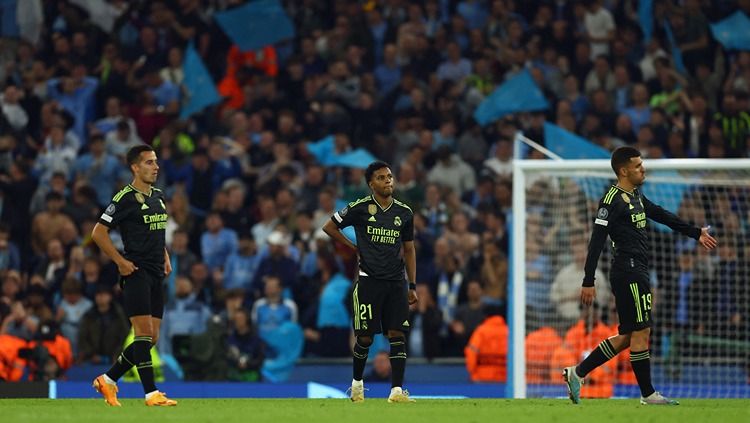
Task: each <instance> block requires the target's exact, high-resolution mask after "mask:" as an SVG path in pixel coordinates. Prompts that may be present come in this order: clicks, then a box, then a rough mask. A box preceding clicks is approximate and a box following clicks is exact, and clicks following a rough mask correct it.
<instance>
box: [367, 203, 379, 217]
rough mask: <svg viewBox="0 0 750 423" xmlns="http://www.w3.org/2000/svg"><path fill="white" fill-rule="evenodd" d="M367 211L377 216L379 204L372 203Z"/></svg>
mask: <svg viewBox="0 0 750 423" xmlns="http://www.w3.org/2000/svg"><path fill="white" fill-rule="evenodd" d="M367 211H368V212H369V213H370V214H371V215H373V216H375V213H377V212H378V206H376V205H375V204H370V205H368V206H367Z"/></svg>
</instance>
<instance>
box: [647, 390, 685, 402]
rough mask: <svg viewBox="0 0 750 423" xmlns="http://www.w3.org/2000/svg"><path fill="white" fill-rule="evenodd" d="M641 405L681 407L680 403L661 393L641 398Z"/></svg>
mask: <svg viewBox="0 0 750 423" xmlns="http://www.w3.org/2000/svg"><path fill="white" fill-rule="evenodd" d="M641 405H680V403H679V401H676V400H673V399H669V398H667V397H665V396H664V395H662V394H661V392H658V391H656V392H654V393H653V394H651V395H649V396H647V397H646V398H643V397H641Z"/></svg>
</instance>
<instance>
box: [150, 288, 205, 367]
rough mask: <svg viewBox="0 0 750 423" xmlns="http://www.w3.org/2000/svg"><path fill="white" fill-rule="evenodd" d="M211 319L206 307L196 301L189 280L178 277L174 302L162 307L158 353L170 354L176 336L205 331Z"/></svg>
mask: <svg viewBox="0 0 750 423" xmlns="http://www.w3.org/2000/svg"><path fill="white" fill-rule="evenodd" d="M209 317H211V312H210V311H209V309H208V307H206V305H205V304H204V303H203V302H201V301H200V300H198V298H197V295H196V293H195V291H194V290H193V284H192V282H191V281H190V279H188V278H186V277H184V276H180V277H178V278H177V281H176V284H175V301H174V303H172V304H167V305H166V306H165V307H164V320H163V321H162V324H161V332H160V336H159V341H158V347H159V353H161V354H162V355H171V354H172V341H173V339H174V337H175V336H177V335H191V334H198V333H202V332H203V331H205V330H206V322H207V321H208V318H209Z"/></svg>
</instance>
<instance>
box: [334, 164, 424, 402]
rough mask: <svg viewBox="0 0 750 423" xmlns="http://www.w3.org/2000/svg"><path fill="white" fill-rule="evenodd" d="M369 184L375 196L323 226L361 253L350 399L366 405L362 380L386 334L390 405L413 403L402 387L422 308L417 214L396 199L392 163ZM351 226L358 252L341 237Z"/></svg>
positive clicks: (368, 177) (372, 174)
mask: <svg viewBox="0 0 750 423" xmlns="http://www.w3.org/2000/svg"><path fill="white" fill-rule="evenodd" d="M365 181H366V182H367V185H368V186H369V187H370V189H371V190H372V195H368V196H367V197H364V198H361V199H359V200H357V201H354V202H351V203H349V205H348V206H347V207H344V208H343V209H341V210H339V211H337V212H336V213H334V215H333V216H332V217H331V220H329V221H328V222H327V223H326V224H325V225H324V226H323V230H324V231H325V232H326V233H327V234H328V235H329V236H330V237H331V238H333V239H335V240H336V241H339V242H341V243H343V244H345V245H347V246H349V247H350V248H352V249H354V250H357V252H358V253H359V278H358V280H357V282H356V283H355V285H354V292H353V293H352V303H353V312H354V319H353V320H354V322H353V324H354V334H355V335H356V342H355V344H354V348H353V351H352V356H353V361H354V366H353V370H354V371H353V373H354V377H353V379H352V386H351V396H350V398H351V400H352V401H353V402H361V401H364V400H365V388H364V384H363V382H362V374H363V373H364V371H365V364H366V363H367V353H368V351H369V348H370V345H372V341H373V336H374V335H375V334H377V333H380V332H381V331H382V332H383V333H385V334H386V335H387V336H388V340H389V341H390V344H391V351H390V360H391V369H392V370H391V393H390V395H389V396H388V402H413V401H414V400H413V399H412V398H409V392H408V391H406V390H405V389H402V385H403V382H404V370H405V368H406V337H405V334H406V332H408V331H409V305H410V304H415V303H416V302H417V291H416V290H415V289H416V285H415V279H416V273H417V270H416V268H417V264H416V263H417V261H416V253H415V251H414V214H413V213H412V211H411V209H410V208H409V206H407V205H406V204H404V203H402V202H400V201H398V200H396V199H395V198H393V173H391V169H390V167H389V166H388V164H387V163H384V162H381V161H376V162H373V163H371V164H370V165H369V166H368V167H367V169H366V170H365ZM347 226H353V227H354V231H355V233H356V235H357V245H356V246H355V245H354V244H353V243H352V242H351V241H349V240H348V239H347V238H346V237H345V236H344V235H343V234H342V233H341V229H343V228H345V227H347ZM402 247H403V257H402V256H401V249H402ZM404 266H406V275H404ZM404 276H406V278H408V279H405V277H404Z"/></svg>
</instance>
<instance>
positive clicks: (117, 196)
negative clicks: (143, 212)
mask: <svg viewBox="0 0 750 423" xmlns="http://www.w3.org/2000/svg"><path fill="white" fill-rule="evenodd" d="M132 190H133V189H132V188H130V187H129V186H126V187H125V188H123V189H121V190H120V192H118V193H117V194H115V196H114V197H113V198H112V201H113V202H115V203H116V202H118V201H120V200H122V197H123V196H125V194H127V193H129V192H130V191H132Z"/></svg>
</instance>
